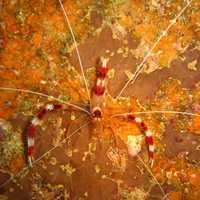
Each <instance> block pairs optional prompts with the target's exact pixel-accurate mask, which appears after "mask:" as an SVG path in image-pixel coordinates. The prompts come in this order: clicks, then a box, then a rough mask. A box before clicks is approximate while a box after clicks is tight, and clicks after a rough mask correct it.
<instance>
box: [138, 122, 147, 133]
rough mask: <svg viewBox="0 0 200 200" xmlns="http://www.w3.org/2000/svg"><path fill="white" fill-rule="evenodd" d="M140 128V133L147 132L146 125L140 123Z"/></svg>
mask: <svg viewBox="0 0 200 200" xmlns="http://www.w3.org/2000/svg"><path fill="white" fill-rule="evenodd" d="M140 126H141V129H142V131H144V132H145V131H147V130H148V128H147V126H146V124H145V123H144V122H141V123H140Z"/></svg>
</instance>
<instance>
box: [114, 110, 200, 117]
mask: <svg viewBox="0 0 200 200" xmlns="http://www.w3.org/2000/svg"><path fill="white" fill-rule="evenodd" d="M154 113H161V114H180V115H189V116H194V117H200V114H195V113H191V112H180V111H175V110H151V111H142V112H127V113H119V114H114V115H112V116H111V117H120V116H126V115H128V114H135V115H138V114H154Z"/></svg>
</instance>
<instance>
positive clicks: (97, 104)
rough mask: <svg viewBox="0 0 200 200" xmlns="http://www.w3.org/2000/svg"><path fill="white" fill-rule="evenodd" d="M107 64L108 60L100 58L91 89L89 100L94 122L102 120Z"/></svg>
mask: <svg viewBox="0 0 200 200" xmlns="http://www.w3.org/2000/svg"><path fill="white" fill-rule="evenodd" d="M107 62H108V59H106V58H103V57H102V58H101V59H100V63H99V65H98V66H97V68H96V83H95V85H94V87H93V89H92V99H91V113H92V118H93V120H94V121H101V119H102V114H103V113H102V107H103V103H104V95H105V90H106V81H107V73H108V66H107Z"/></svg>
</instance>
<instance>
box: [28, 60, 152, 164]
mask: <svg viewBox="0 0 200 200" xmlns="http://www.w3.org/2000/svg"><path fill="white" fill-rule="evenodd" d="M108 70H109V68H108V59H107V58H103V57H102V58H101V59H100V62H99V64H98V65H97V67H96V82H95V85H94V87H93V89H92V94H91V97H92V98H91V104H90V117H91V119H92V122H95V123H101V121H102V119H103V107H104V106H105V104H104V100H105V99H104V97H105V94H106V83H107V73H108ZM63 108H65V106H64V105H62V104H47V105H46V106H45V108H43V109H42V110H41V111H40V112H39V113H38V114H37V115H36V116H35V117H34V118H33V120H32V121H31V123H30V125H29V126H28V128H27V146H28V150H27V152H28V163H29V166H30V167H32V165H33V152H34V145H35V135H36V128H37V126H39V125H40V123H41V120H42V119H43V117H44V116H45V114H46V113H48V112H52V111H56V110H60V109H63ZM124 117H125V119H126V120H127V121H128V122H130V123H134V124H136V125H137V126H138V127H139V128H140V130H141V132H142V133H144V134H145V140H146V143H147V145H148V152H149V160H150V165H151V166H153V163H154V142H153V135H152V132H151V131H150V130H149V129H148V127H147V126H146V124H145V123H144V122H143V121H142V119H141V118H139V117H135V116H134V115H133V114H127V115H125V116H124ZM133 137H134V136H133V134H131V133H130V135H128V138H127V141H126V145H127V148H128V153H129V154H130V155H131V156H135V153H134V150H133V149H134V144H133Z"/></svg>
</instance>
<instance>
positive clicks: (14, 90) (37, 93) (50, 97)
mask: <svg viewBox="0 0 200 200" xmlns="http://www.w3.org/2000/svg"><path fill="white" fill-rule="evenodd" d="M0 90H3V91H10V92H23V93H29V94H34V95H38V96H42V97H45V98H49V99H52V100H55V101H57V102H60V103H62V104H66V105H68V106H71V107H74V108H76V109H78V110H80V111H83V112H85V113H87V114H88V115H90V112H89V111H87V110H86V109H84V108H81V107H79V106H77V105H75V104H72V103H68V102H66V101H63V100H62V99H58V98H56V97H53V96H50V95H47V94H44V93H40V92H34V91H32V90H26V89H20V88H9V87H0Z"/></svg>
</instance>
